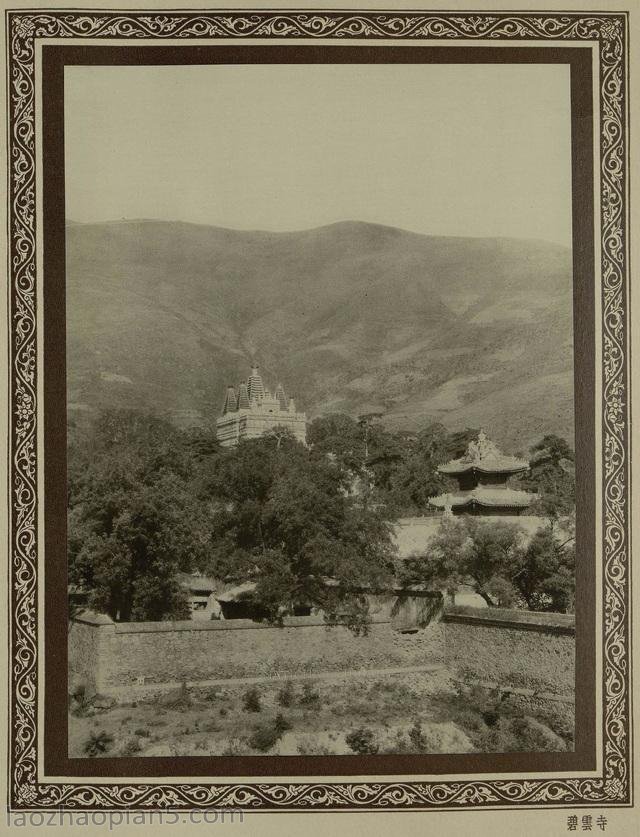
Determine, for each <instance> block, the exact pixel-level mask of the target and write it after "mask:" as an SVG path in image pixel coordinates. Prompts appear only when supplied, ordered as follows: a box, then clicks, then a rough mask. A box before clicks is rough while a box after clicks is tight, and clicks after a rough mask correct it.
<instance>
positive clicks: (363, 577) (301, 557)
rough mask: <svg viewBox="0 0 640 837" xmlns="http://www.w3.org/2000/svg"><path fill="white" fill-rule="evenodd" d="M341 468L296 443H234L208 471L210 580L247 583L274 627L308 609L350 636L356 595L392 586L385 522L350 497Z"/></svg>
mask: <svg viewBox="0 0 640 837" xmlns="http://www.w3.org/2000/svg"><path fill="white" fill-rule="evenodd" d="M346 479H347V473H346V471H345V469H344V468H342V467H340V465H339V464H338V463H337V462H336V461H334V460H331V459H329V458H327V457H326V456H324V455H318V454H317V453H314V452H310V451H309V450H308V449H306V448H305V447H304V446H303V445H301V444H300V443H299V442H296V441H295V439H293V438H291V437H289V438H284V439H283V438H282V437H280V438H279V439H278V440H276V439H275V438H273V437H270V436H267V437H264V438H261V439H252V440H248V441H245V442H241V443H240V444H239V445H238V446H237V448H234V449H231V450H229V451H227V452H225V454H224V456H220V457H218V458H217V459H216V460H215V461H213V462H212V464H211V469H210V472H209V474H208V475H207V477H206V490H207V491H208V492H209V493H210V494H211V495H212V496H215V497H217V498H219V501H220V502H219V504H218V506H217V509H216V513H215V520H214V526H213V540H214V544H215V545H214V548H213V552H212V556H213V560H212V566H211V569H212V572H213V573H214V574H215V575H216V576H218V577H223V578H226V579H237V580H245V579H253V580H254V581H255V582H256V591H255V594H254V595H255V600H256V602H257V603H259V604H260V606H261V607H262V608H263V609H264V610H265V611H266V612H267V614H268V615H269V617H271V618H277V617H278V615H279V614H280V613H282V612H283V611H284V610H290V609H291V608H293V607H295V606H297V605H308V604H311V605H316V606H318V607H321V608H322V609H323V610H324V612H325V613H326V614H327V615H328V616H330V617H333V618H337V617H340V616H341V615H342V616H343V617H344V618H345V620H346V621H347V622H349V624H351V625H352V626H356V625H358V624H364V622H365V621H366V606H365V604H364V599H362V597H361V595H360V593H361V591H362V590H364V589H367V588H371V587H376V586H381V585H384V584H385V583H388V582H389V581H390V580H391V577H392V572H393V558H394V546H393V543H392V530H391V527H390V525H389V523H388V522H387V521H386V519H385V517H384V516H383V515H381V514H380V513H379V509H378V510H376V511H375V512H374V511H372V510H371V509H368V508H367V507H366V505H365V504H363V503H361V502H358V501H357V500H356V499H354V498H352V497H350V496H348V492H347V491H346V486H345V480H346Z"/></svg>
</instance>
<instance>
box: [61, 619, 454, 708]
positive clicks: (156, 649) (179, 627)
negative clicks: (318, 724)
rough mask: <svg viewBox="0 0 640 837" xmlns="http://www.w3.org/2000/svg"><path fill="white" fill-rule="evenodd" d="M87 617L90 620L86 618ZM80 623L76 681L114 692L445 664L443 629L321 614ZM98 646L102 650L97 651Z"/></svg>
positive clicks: (73, 637) (74, 653)
mask: <svg viewBox="0 0 640 837" xmlns="http://www.w3.org/2000/svg"><path fill="white" fill-rule="evenodd" d="M85 619H87V617H85ZM88 627H89V625H88V622H87V621H85V622H84V623H75V624H73V625H72V627H71V631H70V637H69V662H70V673H71V674H72V676H75V677H79V678H82V677H84V678H85V679H86V681H87V682H89V683H91V684H92V685H94V686H95V688H97V689H98V691H104V692H108V691H109V690H115V689H118V688H122V687H126V686H130V685H143V684H144V685H149V684H156V683H176V682H180V681H182V680H187V681H188V682H197V681H202V680H217V679H229V678H243V677H260V676H279V675H287V674H289V675H293V674H303V673H313V672H321V671H347V670H350V669H367V668H370V669H376V668H394V667H400V666H403V667H404V666H416V665H426V664H429V663H434V662H441V661H442V657H443V641H442V624H441V623H439V622H435V623H433V624H431V625H429V626H427V627H425V628H422V629H420V630H416V631H415V632H414V633H400V632H399V631H397V630H394V628H393V627H392V623H391V621H390V620H389V618H384V619H374V621H373V624H371V626H370V630H369V633H368V635H366V636H354V634H353V633H352V632H351V631H349V630H348V629H347V628H345V627H343V626H341V625H329V626H328V625H327V624H326V623H325V622H324V621H323V620H322V619H321V618H318V617H304V616H302V617H289V618H287V619H285V622H284V625H283V627H277V626H272V625H267V624H259V623H255V622H251V621H250V620H245V619H234V620H228V621H220V622H194V621H188V622H132V623H117V624H116V623H113V622H112V623H110V624H96V625H94V626H93V634H92V633H91V630H89V631H88V630H87V628H88ZM98 649H99V650H98Z"/></svg>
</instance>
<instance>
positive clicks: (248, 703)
mask: <svg viewBox="0 0 640 837" xmlns="http://www.w3.org/2000/svg"><path fill="white" fill-rule="evenodd" d="M242 705H243V706H244V711H245V712H260V711H261V709H262V701H261V700H260V693H259V692H258V690H257V689H256V688H255V686H254V687H253V689H249V690H248V691H246V692H245V693H244V695H243V696H242Z"/></svg>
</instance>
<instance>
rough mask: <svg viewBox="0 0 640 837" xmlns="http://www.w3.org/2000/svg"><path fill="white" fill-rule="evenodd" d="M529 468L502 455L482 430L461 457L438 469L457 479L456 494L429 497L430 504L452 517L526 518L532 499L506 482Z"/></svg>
mask: <svg viewBox="0 0 640 837" xmlns="http://www.w3.org/2000/svg"><path fill="white" fill-rule="evenodd" d="M528 468H529V462H528V461H527V460H526V459H518V458H517V457H515V456H508V455H506V454H503V453H502V452H501V451H499V450H498V448H497V447H496V445H495V444H494V443H493V442H492V441H490V440H489V439H488V438H487V436H486V434H485V433H484V432H483V431H482V430H481V431H480V433H479V434H478V438H477V440H476V441H472V442H470V443H469V446H468V448H467V452H466V453H465V454H464V456H462V457H460V459H452V460H450V461H449V462H445V463H444V464H443V465H440V466H439V467H438V471H439V472H440V473H441V474H446V475H447V476H452V477H455V478H456V479H457V481H458V486H459V487H458V490H457V491H455V492H452V493H448V494H440V495H439V496H438V497H432V498H431V499H430V500H429V502H430V503H431V504H432V505H433V506H435V507H436V508H438V509H442V510H443V511H449V512H451V513H452V514H479V515H520V514H526V513H527V510H528V508H529V506H530V505H531V503H532V502H533V500H534V499H535V495H534V494H529V493H528V492H526V491H521V490H517V489H514V488H511V487H509V486H508V485H507V480H508V479H509V477H512V476H515V475H517V474H522V473H524V472H525V471H526V470H528Z"/></svg>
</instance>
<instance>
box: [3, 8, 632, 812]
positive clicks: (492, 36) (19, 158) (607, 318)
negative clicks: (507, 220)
mask: <svg viewBox="0 0 640 837" xmlns="http://www.w3.org/2000/svg"><path fill="white" fill-rule="evenodd" d="M7 27H8V32H7V35H8V45H9V50H8V92H9V101H8V107H9V168H10V172H9V248H10V249H9V252H10V282H11V308H10V313H11V344H10V358H9V360H10V403H11V406H12V419H11V439H10V446H11V447H10V486H11V504H12V510H11V511H12V514H11V547H12V549H11V556H10V560H11V562H10V583H11V624H12V630H11V645H10V653H11V657H10V659H11V667H12V670H11V675H12V704H11V717H10V731H11V756H10V758H11V762H10V769H11V785H12V794H11V805H12V807H14V808H16V809H19V808H31V809H33V808H54V807H55V808H61V807H64V808H68V809H78V810H82V809H104V808H133V807H135V808H206V807H217V808H224V807H226V808H235V809H264V808H267V809H316V808H328V809H358V808H368V809H371V808H389V809H390V808H407V807H412V808H463V807H467V806H478V805H480V806H483V805H500V806H518V805H526V806H541V805H563V804H566V805H577V804H581V803H582V804H592V805H594V804H612V803H618V804H625V803H628V801H629V799H630V794H631V788H630V783H631V778H630V769H629V766H630V752H629V746H630V734H629V711H630V710H629V705H628V700H629V698H628V694H629V675H630V672H629V662H630V647H629V641H630V630H629V606H628V603H629V563H628V561H629V555H628V523H629V505H628V493H629V489H628V453H627V450H628V447H627V429H628V419H627V409H628V383H627V381H628V378H627V376H628V356H627V349H626V343H627V338H628V335H627V258H626V250H627V218H626V212H627V195H626V172H627V166H628V159H627V158H628V149H627V141H626V133H625V132H626V107H627V104H626V101H627V90H626V67H627V49H628V47H627V37H626V18H625V16H624V15H623V14H619V13H603V14H599V13H597V14H596V13H594V14H586V13H579V12H576V13H559V12H558V13H552V12H549V13H543V14H540V13H539V14H529V13H517V14H515V13H514V14H510V13H506V12H505V13H495V14H481V13H455V14H454V13H427V12H425V13H421V12H406V13H399V12H398V13H395V12H370V13H360V12H355V11H351V12H269V11H255V12H205V11H198V12H165V13H162V14H161V13H158V14H154V13H150V12H121V11H111V12H106V11H105V12H97V11H86V12H82V11H59V12H55V11H52V12H39V11H34V12H30V11H20V12H10V13H9V14H8V16H7ZM270 37H272V38H288V39H294V40H295V39H297V40H301V39H306V40H310V39H312V40H320V39H326V38H337V39H343V40H349V39H356V38H358V39H371V40H374V41H376V40H377V41H387V42H388V41H400V40H403V39H404V40H415V39H427V38H428V39H430V40H449V41H451V40H455V41H459V42H465V41H469V40H474V41H488V42H491V41H496V40H501V41H512V42H515V43H517V42H518V41H523V40H527V41H538V42H540V43H544V41H549V40H553V41H554V42H558V41H560V42H563V41H566V42H579V41H597V42H598V43H599V47H600V52H599V61H600V77H599V93H600V117H601V136H600V160H599V168H600V182H601V193H600V213H601V230H602V240H601V248H600V249H601V266H600V267H601V275H602V288H601V301H602V324H603V331H602V379H603V400H602V404H601V407H602V410H601V427H602V438H603V453H602V469H603V509H604V512H603V514H604V521H603V542H604V555H603V584H604V596H603V598H604V614H603V637H602V640H603V669H604V671H603V683H602V688H603V696H604V717H603V723H602V734H603V758H604V764H603V770H602V775H601V776H598V777H595V778H540V779H527V780H518V779H513V780H511V779H509V780H455V781H433V782H398V781H393V780H390V781H389V782H384V783H373V782H371V783H367V782H361V781H358V782H341V783H337V784H336V783H332V782H330V781H327V782H326V783H325V782H320V783H318V782H304V781H301V782H297V783H281V782H258V783H256V784H245V783H237V784H228V783H227V784H202V783H201V784H198V783H197V781H194V783H192V784H180V785H172V784H164V783H163V784H151V783H144V782H139V783H134V784H99V783H95V782H90V783H89V782H88V783H79V784H75V783H48V784H47V783H41V782H39V781H38V774H37V747H36V741H37V711H36V700H37V689H38V657H37V654H38V636H37V620H36V613H37V608H38V607H39V606H40V605H39V602H38V597H37V557H36V543H37V537H36V534H37V533H36V525H37V469H38V468H39V467H40V465H39V463H38V462H37V458H36V433H37V426H36V414H37V411H36V400H37V381H36V281H37V280H38V274H37V268H36V228H35V223H36V221H35V197H36V191H35V190H36V147H35V142H36V136H35V125H36V112H35V108H36V98H35V68H34V55H35V40H36V39H37V38H38V39H47V38H57V39H60V38H74V39H78V38H80V39H87V40H91V39H97V38H99V39H101V42H104V40H105V39H121V40H122V39H124V40H133V41H135V40H140V39H145V40H156V41H159V42H160V41H162V39H199V38H215V39H244V40H246V41H248V42H249V41H251V39H256V38H270Z"/></svg>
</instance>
